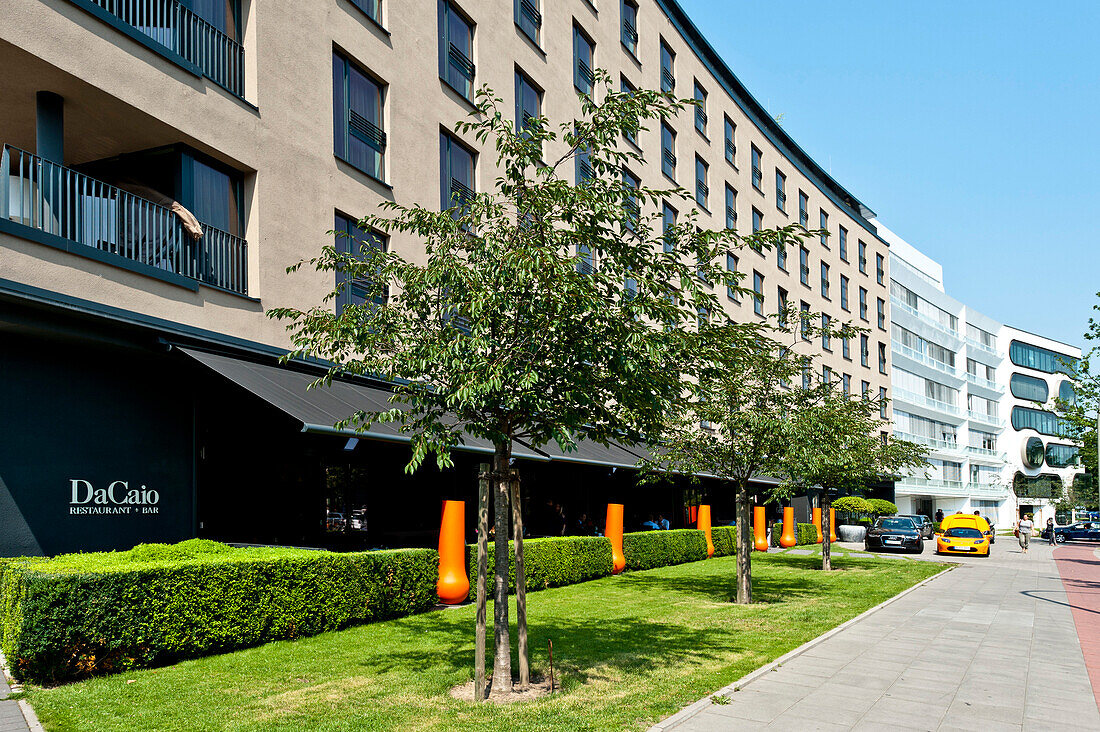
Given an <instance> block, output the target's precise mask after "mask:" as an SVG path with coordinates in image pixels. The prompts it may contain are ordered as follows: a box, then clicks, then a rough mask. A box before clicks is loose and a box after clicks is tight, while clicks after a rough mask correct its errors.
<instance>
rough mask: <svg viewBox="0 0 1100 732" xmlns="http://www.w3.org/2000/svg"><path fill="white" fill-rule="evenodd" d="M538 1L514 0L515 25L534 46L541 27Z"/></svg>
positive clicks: (537, 40) (536, 43)
mask: <svg viewBox="0 0 1100 732" xmlns="http://www.w3.org/2000/svg"><path fill="white" fill-rule="evenodd" d="M540 2H541V0H515V11H516V25H518V26H519V29H520V30H521V31H523V34H524V35H525V36H527V37H528V38H530V39H531V40H532V41H534V42H535V45H536V46H537V45H539V31H540V30H541V29H542V14H541V13H540V12H539V3H540Z"/></svg>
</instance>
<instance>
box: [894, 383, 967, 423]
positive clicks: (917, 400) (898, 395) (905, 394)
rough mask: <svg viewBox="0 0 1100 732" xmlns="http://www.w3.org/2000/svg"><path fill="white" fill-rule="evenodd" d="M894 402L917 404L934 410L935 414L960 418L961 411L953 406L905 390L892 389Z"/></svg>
mask: <svg viewBox="0 0 1100 732" xmlns="http://www.w3.org/2000/svg"><path fill="white" fill-rule="evenodd" d="M893 391H894V400H895V401H899V402H908V403H909V404H918V405H920V406H922V407H928V408H929V409H935V410H936V411H937V412H943V413H944V414H954V415H958V416H961V415H962V410H961V409H959V408H958V407H957V406H955V405H954V404H948V403H947V402H939V401H936V400H935V399H930V398H929V397H926V396H924V395H922V394H916V393H914V392H911V391H908V390H906V389H898V388H897V387H895V388H894V390H893Z"/></svg>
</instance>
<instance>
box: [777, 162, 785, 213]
mask: <svg viewBox="0 0 1100 732" xmlns="http://www.w3.org/2000/svg"><path fill="white" fill-rule="evenodd" d="M775 207H776V208H777V209H779V210H780V211H782V212H783V213H787V176H785V175H783V174H782V173H780V172H779V171H778V170H776V171H775Z"/></svg>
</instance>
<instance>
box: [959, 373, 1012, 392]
mask: <svg viewBox="0 0 1100 732" xmlns="http://www.w3.org/2000/svg"><path fill="white" fill-rule="evenodd" d="M966 380H967V381H969V382H970V383H971V384H974V385H975V386H980V387H982V388H983V389H989V390H990V391H995V392H997V393H998V394H1004V393H1005V388H1004V387H1003V386H1001V385H1000V384H998V383H997V382H995V381H990V380H989V379H983V378H982V377H981V376H978V375H976V374H972V373H970V372H969V371H968V372H967V374H966Z"/></svg>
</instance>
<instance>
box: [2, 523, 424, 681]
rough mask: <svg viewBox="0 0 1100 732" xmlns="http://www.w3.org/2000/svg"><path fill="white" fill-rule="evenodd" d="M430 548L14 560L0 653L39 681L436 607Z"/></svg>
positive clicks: (8, 571)
mask: <svg viewBox="0 0 1100 732" xmlns="http://www.w3.org/2000/svg"><path fill="white" fill-rule="evenodd" d="M438 567H439V556H438V554H437V553H436V552H435V551H433V550H430V549H402V550H392V551H379V552H363V553H354V554H335V553H332V552H320V551H307V550H296V549H232V548H230V547H225V546H224V545H217V544H215V543H214V542H196V541H194V540H192V541H191V542H183V543H182V544H178V545H174V546H168V545H145V546H139V547H136V548H135V549H133V550H131V551H130V552H111V553H96V554H71V555H66V556H62V557H58V558H56V559H51V560H41V559H38V560H17V561H14V562H6V563H4V565H3V568H2V569H0V571H2V572H3V574H2V575H0V647H2V648H3V651H4V654H5V655H6V656H7V658H8V662H9V664H10V665H11V668H12V670H13V672H14V673H15V674H16V675H17V676H18V677H20V678H25V679H30V680H33V681H37V682H57V681H62V680H66V679H72V678H79V677H82V676H88V675H92V674H102V673H109V672H113V671H124V670H127V669H131V668H138V667H144V666H153V665H159V664H164V663H170V662H173V661H176V660H179V659H183V658H190V657H195V656H202V655H207V654H211V653H219V652H224V651H229V650H234V649H238V648H245V647H248V646H254V645H257V644H260V643H265V642H267V641H271V640H279V639H289V638H299V637H302V636H308V635H314V634H317V633H322V632H325V631H328V630H335V629H337V628H341V627H344V626H347V625H350V624H353V623H361V622H368V621H373V620H379V619H382V618H391V617H399V616H402V615H408V614H410V613H416V612H421V611H424V610H428V609H430V608H431V607H432V606H433V605H434V604H435V603H436V600H437V598H436V595H435V583H436V579H437V576H438Z"/></svg>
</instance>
